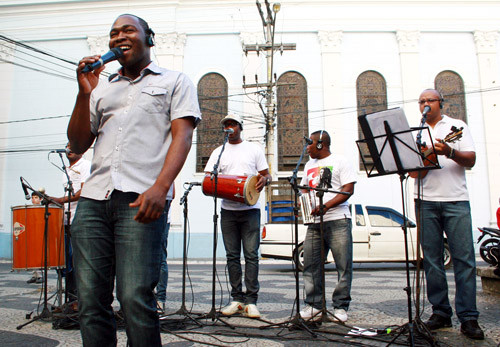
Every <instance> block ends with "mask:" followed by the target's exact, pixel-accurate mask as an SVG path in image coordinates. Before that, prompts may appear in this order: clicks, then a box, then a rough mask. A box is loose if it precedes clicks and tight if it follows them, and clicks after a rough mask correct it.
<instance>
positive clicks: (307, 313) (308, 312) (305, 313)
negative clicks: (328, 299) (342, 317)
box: [299, 305, 321, 320]
mask: <svg viewBox="0 0 500 347" xmlns="http://www.w3.org/2000/svg"><path fill="white" fill-rule="evenodd" d="M320 312H321V310H320V309H317V308H314V307H312V306H311V305H306V306H305V307H304V308H303V309H302V310H300V313H299V314H300V318H302V319H305V320H308V319H311V318H312V317H315V316H317V315H318V313H320Z"/></svg>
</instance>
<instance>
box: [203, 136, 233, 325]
mask: <svg viewBox="0 0 500 347" xmlns="http://www.w3.org/2000/svg"><path fill="white" fill-rule="evenodd" d="M228 140H229V133H228V132H226V136H224V142H223V143H222V148H221V151H220V153H219V157H218V158H217V162H216V163H215V164H214V169H213V170H212V172H211V173H210V174H211V180H212V181H213V184H214V190H213V192H214V194H213V197H214V213H213V223H214V235H213V247H212V249H213V254H212V308H211V309H210V312H208V313H207V314H206V315H205V316H203V317H201V318H211V319H212V321H215V320H218V321H220V322H222V323H223V324H225V325H226V326H228V327H230V328H231V329H234V327H233V326H232V325H230V324H229V323H227V322H224V321H223V320H222V319H220V318H219V317H220V312H217V310H216V309H215V274H216V272H217V266H216V259H217V229H218V228H217V221H218V219H219V215H218V213H217V179H218V176H219V163H220V158H221V157H222V153H223V152H224V149H225V148H226V143H227V141H228Z"/></svg>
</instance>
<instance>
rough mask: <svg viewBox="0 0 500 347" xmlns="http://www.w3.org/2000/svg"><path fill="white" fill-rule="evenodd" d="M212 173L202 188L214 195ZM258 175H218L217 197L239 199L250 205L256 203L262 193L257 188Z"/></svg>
mask: <svg viewBox="0 0 500 347" xmlns="http://www.w3.org/2000/svg"><path fill="white" fill-rule="evenodd" d="M211 178H212V177H211V175H210V174H206V175H205V178H204V179H203V184H202V187H201V190H202V192H203V194H205V195H207V196H214V190H215V183H214V182H215V181H214V180H213V179H211ZM257 180H258V176H248V177H247V176H233V175H218V176H217V197H218V198H221V199H227V200H232V201H238V202H241V203H244V204H247V205H249V206H252V205H255V204H256V203H257V201H258V200H259V195H260V193H259V192H258V191H257V189H255V185H256V184H257Z"/></svg>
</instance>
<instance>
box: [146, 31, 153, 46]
mask: <svg viewBox="0 0 500 347" xmlns="http://www.w3.org/2000/svg"><path fill="white" fill-rule="evenodd" d="M146 35H147V38H146V44H147V45H148V47H153V46H154V45H155V43H154V41H153V39H154V37H155V32H154V31H153V29H151V28H148V29H147V30H146Z"/></svg>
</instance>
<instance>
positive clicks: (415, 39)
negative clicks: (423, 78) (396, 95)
mask: <svg viewBox="0 0 500 347" xmlns="http://www.w3.org/2000/svg"><path fill="white" fill-rule="evenodd" d="M396 39H397V40H398V44H399V52H400V53H418V51H419V47H418V44H419V42H420V31H418V30H415V31H406V30H398V31H396Z"/></svg>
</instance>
